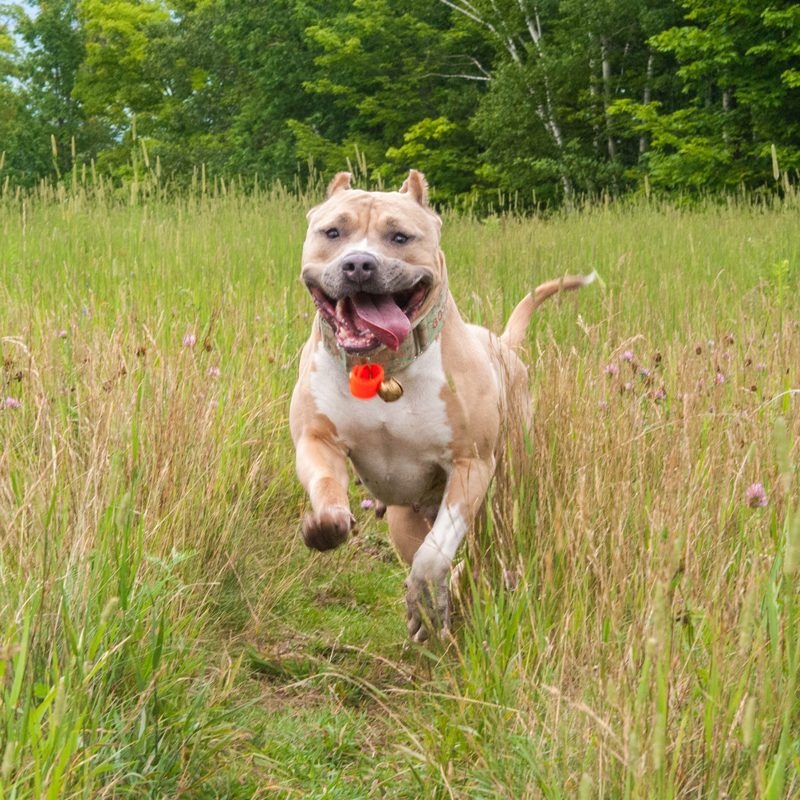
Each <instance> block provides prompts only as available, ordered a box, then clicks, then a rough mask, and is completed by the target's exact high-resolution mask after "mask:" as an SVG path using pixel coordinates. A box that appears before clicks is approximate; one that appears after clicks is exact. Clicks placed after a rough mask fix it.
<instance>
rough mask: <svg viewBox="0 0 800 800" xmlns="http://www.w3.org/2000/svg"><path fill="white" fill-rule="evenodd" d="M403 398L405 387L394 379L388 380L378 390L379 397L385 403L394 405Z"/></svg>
mask: <svg viewBox="0 0 800 800" xmlns="http://www.w3.org/2000/svg"><path fill="white" fill-rule="evenodd" d="M402 396H403V387H402V386H401V385H400V383H399V381H396V380H395V379H394V378H387V379H386V380H385V381H383V382H382V383H381V385H380V387H379V388H378V397H380V399H381V400H383V401H384V402H385V403H394V401H395V400H399V399H400V398H401V397H402Z"/></svg>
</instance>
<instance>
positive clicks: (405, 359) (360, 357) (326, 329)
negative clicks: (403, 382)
mask: <svg viewBox="0 0 800 800" xmlns="http://www.w3.org/2000/svg"><path fill="white" fill-rule="evenodd" d="M448 296H449V293H448V291H447V281H446V280H445V281H444V282H443V284H442V289H441V293H440V295H439V299H438V300H437V301H436V302H435V303H434V304H433V305H432V306H431V307H430V309H429V310H428V313H427V314H425V316H424V317H422V318H421V319H419V320H418V321H417V324H416V325H415V326H414V328H413V329H412V331H411V333H409V334H408V336H407V337H406V339H405V341H404V342H403V343H402V344H401V345H400V347H399V348H398V349H397V351H396V352H394V351H392V350H390V349H389V348H388V347H384V346H383V345H381V347H378V348H376V349H375V350H370V352H368V353H346V352H345V351H344V350H341V349H339V345H338V344H337V343H336V331H335V330H334V329H333V327H332V326H331V325H330V323H328V322H327V321H326V320H324V319H323V318H322V317H320V316H319V315H317V318H318V320H319V329H320V333H321V334H322V344H323V346H324V347H325V350H326V351H327V353H328V354H329V355H331V356H332V357H333V358H334V360H335V361H336V363H337V364H338V365H339V366H340V367H341V369H342V370H343V371H345V372H350V370H351V369H352V368H353V367H355V366H356V365H358V364H380V365H381V366H382V367H383V371H384V372H385V373H386V375H387V376H389V375H393V374H395V373H398V372H400V371H401V370H404V369H405V368H406V367H408V366H409V364H412V363H413V362H414V361H415V360H416V359H417V358H419V356H421V355H422V354H423V353H424V352H425V351H426V350H427V349H428V348H429V347H430V346H431V345H432V344H433V342H434V341H436V338H437V337H438V336H439V334H440V333H441V332H442V328H443V327H444V320H445V317H446V316H447V298H448Z"/></svg>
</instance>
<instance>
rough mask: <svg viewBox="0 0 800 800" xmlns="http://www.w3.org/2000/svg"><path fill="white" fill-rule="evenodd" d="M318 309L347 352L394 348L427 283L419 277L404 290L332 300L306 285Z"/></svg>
mask: <svg viewBox="0 0 800 800" xmlns="http://www.w3.org/2000/svg"><path fill="white" fill-rule="evenodd" d="M309 288H310V290H311V296H312V297H313V298H314V303H316V306H317V308H318V309H319V313H320V314H322V316H323V317H324V318H325V319H326V320H327V321H328V322H329V323H330V324H331V326H333V328H334V330H335V331H336V343H337V344H338V345H339V348H340V349H342V350H346V351H347V352H348V353H366V352H367V351H369V350H373V349H375V348H376V347H380V345H385V346H386V347H388V348H389V349H390V350H394V351H396V350H397V349H398V348H399V347H400V345H401V344H402V343H403V342H404V341H405V340H406V338H407V337H408V334H409V333H411V323H412V322H413V320H414V315H415V314H416V313H417V312H418V311H419V310H420V308H421V307H422V304H423V303H424V302H425V298H426V297H427V296H428V290H429V288H430V287H429V286H428V285H427V284H426V283H425V282H424V281H420V282H419V283H417V284H416V285H415V286H412V287H411V288H410V289H407V290H406V291H404V292H397V293H395V294H368V293H367V292H359V293H358V294H354V295H351V296H350V297H343V298H342V299H340V300H334V299H333V298H331V297H328V296H327V295H326V294H325V293H324V292H323V291H322V290H321V289H317V288H316V287H315V286H312V287H309Z"/></svg>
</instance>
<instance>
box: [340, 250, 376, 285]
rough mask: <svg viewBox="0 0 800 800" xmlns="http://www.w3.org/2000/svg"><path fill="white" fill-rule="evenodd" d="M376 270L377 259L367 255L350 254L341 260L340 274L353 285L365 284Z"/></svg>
mask: <svg viewBox="0 0 800 800" xmlns="http://www.w3.org/2000/svg"><path fill="white" fill-rule="evenodd" d="M377 269H378V259H377V258H375V256H371V255H370V254H369V253H350V254H349V255H346V256H345V257H344V258H343V259H342V272H343V273H344V276H345V278H347V280H349V281H353V283H359V284H361V283H366V282H367V281H369V280H370V279H371V278H372V277H373V276H374V275H375V272H376V270H377Z"/></svg>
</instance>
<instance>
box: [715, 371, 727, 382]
mask: <svg viewBox="0 0 800 800" xmlns="http://www.w3.org/2000/svg"><path fill="white" fill-rule="evenodd" d="M714 383H718V384H720V385H722V384H723V383H725V376H724V375H723V374H722V373H721V372H718V373H717V374H716V375H715V376H714Z"/></svg>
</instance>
